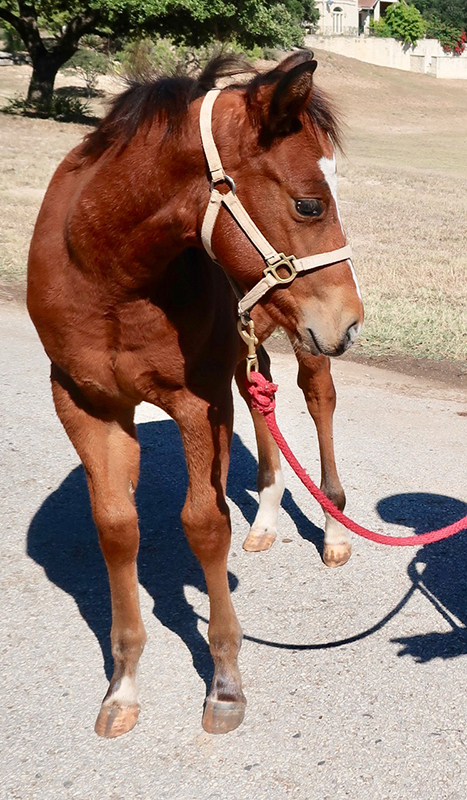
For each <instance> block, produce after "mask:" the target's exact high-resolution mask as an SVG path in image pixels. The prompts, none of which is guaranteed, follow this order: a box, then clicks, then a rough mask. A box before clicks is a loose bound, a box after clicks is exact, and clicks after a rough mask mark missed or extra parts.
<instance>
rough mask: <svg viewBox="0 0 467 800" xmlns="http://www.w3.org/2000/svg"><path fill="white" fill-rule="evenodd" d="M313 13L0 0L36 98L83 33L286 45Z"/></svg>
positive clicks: (184, 2)
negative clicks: (26, 64) (28, 67)
mask: <svg viewBox="0 0 467 800" xmlns="http://www.w3.org/2000/svg"><path fill="white" fill-rule="evenodd" d="M316 19H317V10H316V8H315V5H314V1H313V0H235V2H232V1H231V0H74V2H72V3H70V2H69V0H0V20H4V21H5V22H6V23H8V24H9V25H11V26H12V27H13V28H14V29H15V30H16V32H17V33H18V35H19V36H20V37H21V39H22V41H23V42H24V45H25V48H26V49H27V51H28V53H29V56H30V58H31V61H32V65H33V74H32V78H31V84H30V87H29V92H28V101H30V102H36V101H37V102H41V103H42V104H44V103H46V102H47V101H48V100H50V98H51V96H52V91H53V85H54V81H55V76H56V74H57V71H58V70H59V69H60V67H62V66H63V64H65V63H66V62H67V61H68V60H69V59H70V58H71V57H72V56H73V55H74V53H75V52H76V51H77V49H78V46H79V42H80V39H81V38H82V37H83V36H84V35H85V34H97V35H105V36H111V37H128V36H132V35H133V36H138V35H143V34H148V35H152V36H158V37H163V36H168V37H170V38H171V39H172V40H173V41H174V42H176V43H183V44H187V45H193V46H200V45H202V44H205V43H208V42H210V41H212V40H213V39H215V40H218V41H221V42H223V41H228V40H229V39H235V40H236V42H237V43H238V44H240V45H241V46H244V47H252V46H253V45H260V46H263V47H264V46H282V47H285V48H290V47H291V46H293V45H295V44H300V43H301V41H302V39H303V29H302V24H303V22H305V21H309V22H313V21H316ZM44 31H45V32H46V34H48V36H44V34H43V32H44Z"/></svg>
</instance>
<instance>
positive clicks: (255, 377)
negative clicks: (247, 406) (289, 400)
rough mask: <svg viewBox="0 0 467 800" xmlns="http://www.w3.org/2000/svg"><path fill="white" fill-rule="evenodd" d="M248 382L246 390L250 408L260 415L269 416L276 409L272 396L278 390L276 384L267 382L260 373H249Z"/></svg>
mask: <svg viewBox="0 0 467 800" xmlns="http://www.w3.org/2000/svg"><path fill="white" fill-rule="evenodd" d="M250 381H251V382H248V381H247V389H248V394H249V395H250V397H251V407H252V408H254V409H255V411H259V412H260V414H271V413H272V412H273V411H274V409H275V407H276V401H275V399H274V395H275V393H276V392H277V389H278V386H277V384H276V383H271V381H268V380H267V379H266V378H265V377H264V375H261V373H260V372H251V374H250Z"/></svg>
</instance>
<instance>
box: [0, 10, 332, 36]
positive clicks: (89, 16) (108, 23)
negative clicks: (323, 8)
mask: <svg viewBox="0 0 467 800" xmlns="http://www.w3.org/2000/svg"><path fill="white" fill-rule="evenodd" d="M29 8H33V9H35V11H36V14H37V18H38V19H39V27H45V28H47V29H48V30H49V31H51V32H53V33H54V34H55V36H56V38H57V40H60V39H61V38H62V37H63V29H64V27H66V26H68V25H69V24H70V23H71V22H72V20H76V19H78V20H80V22H81V21H82V24H83V26H84V27H85V28H86V30H85V31H83V33H101V34H102V33H104V34H113V35H115V36H128V35H136V34H139V35H144V34H150V35H154V34H156V35H158V36H160V37H165V36H170V37H172V38H175V39H176V40H177V42H179V43H181V42H184V43H186V44H191V45H195V46H199V45H200V44H203V43H206V42H209V41H210V40H212V39H219V40H220V41H227V40H230V39H232V38H235V39H237V40H238V42H239V43H240V44H241V45H242V46H243V47H251V46H252V45H255V44H256V45H259V46H262V47H264V46H274V45H279V46H281V47H291V46H292V45H295V44H300V43H301V41H302V39H303V31H302V28H301V25H302V23H303V22H306V21H308V22H315V21H316V19H317V16H318V12H317V10H316V8H315V4H314V1H313V0H236V1H235V2H232V0H75V2H73V3H70V2H69V0H36V2H35V3H34V4H30V6H29ZM2 10H4V11H5V12H10V14H13V15H14V16H15V17H19V16H20V14H19V4H18V2H17V0H0V17H2V16H3V15H2ZM3 18H4V19H7V17H6V16H3Z"/></svg>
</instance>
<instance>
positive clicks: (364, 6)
mask: <svg viewBox="0 0 467 800" xmlns="http://www.w3.org/2000/svg"><path fill="white" fill-rule="evenodd" d="M377 2H378V0H358V7H359V9H360V11H368V10H369V9H371V8H374V7H375V5H376V3H377Z"/></svg>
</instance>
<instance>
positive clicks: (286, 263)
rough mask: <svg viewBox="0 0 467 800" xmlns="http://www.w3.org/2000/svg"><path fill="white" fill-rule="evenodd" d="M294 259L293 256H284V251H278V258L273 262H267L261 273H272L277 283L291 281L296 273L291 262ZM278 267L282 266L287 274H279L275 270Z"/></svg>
mask: <svg viewBox="0 0 467 800" xmlns="http://www.w3.org/2000/svg"><path fill="white" fill-rule="evenodd" d="M294 259H295V256H286V255H285V254H284V253H279V260H278V261H275V262H274V264H269V266H267V267H266V269H264V270H263V275H264V276H266V275H269V274H271V275H273V276H274V278H275V280H276V281H277V283H292V281H293V279H294V278H295V277H296V275H297V270H296V268H295V265H294V263H293V262H294ZM279 267H284V268H285V269H286V270H287V271H288V273H289V274H288V275H286V276H285V277H283V276H282V275H279V273H278V272H277V270H278V269H279Z"/></svg>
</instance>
